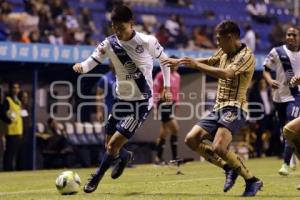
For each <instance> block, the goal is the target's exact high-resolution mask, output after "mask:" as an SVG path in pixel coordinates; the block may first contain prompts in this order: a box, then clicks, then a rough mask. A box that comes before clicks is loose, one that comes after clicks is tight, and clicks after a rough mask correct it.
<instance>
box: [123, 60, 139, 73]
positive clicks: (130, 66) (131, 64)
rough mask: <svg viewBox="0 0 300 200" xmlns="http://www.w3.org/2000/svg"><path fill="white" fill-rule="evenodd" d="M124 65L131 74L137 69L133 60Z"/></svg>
mask: <svg viewBox="0 0 300 200" xmlns="http://www.w3.org/2000/svg"><path fill="white" fill-rule="evenodd" d="M124 67H125V68H126V69H127V70H128V73H129V74H133V73H135V72H136V70H137V67H136V66H135V63H134V62H133V61H131V60H129V61H127V62H126V63H125V64H124Z"/></svg>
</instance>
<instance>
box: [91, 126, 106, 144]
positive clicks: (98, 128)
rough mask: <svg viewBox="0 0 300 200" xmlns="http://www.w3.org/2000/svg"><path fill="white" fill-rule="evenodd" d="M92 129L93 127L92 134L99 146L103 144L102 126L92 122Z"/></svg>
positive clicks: (103, 133)
mask: <svg viewBox="0 0 300 200" xmlns="http://www.w3.org/2000/svg"><path fill="white" fill-rule="evenodd" d="M93 127H94V133H95V135H96V137H97V139H98V141H99V143H100V144H104V143H105V132H104V129H105V127H104V125H103V124H100V123H99V122H94V123H93Z"/></svg>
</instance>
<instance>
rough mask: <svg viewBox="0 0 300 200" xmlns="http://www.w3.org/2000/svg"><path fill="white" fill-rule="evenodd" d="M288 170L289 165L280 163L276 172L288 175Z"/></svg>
mask: <svg viewBox="0 0 300 200" xmlns="http://www.w3.org/2000/svg"><path fill="white" fill-rule="evenodd" d="M289 170H290V167H289V166H288V165H287V164H285V163H284V164H282V165H281V168H280V169H279V171H278V174H279V175H281V176H288V175H289V173H290V172H289Z"/></svg>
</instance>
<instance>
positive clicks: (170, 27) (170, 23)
mask: <svg viewBox="0 0 300 200" xmlns="http://www.w3.org/2000/svg"><path fill="white" fill-rule="evenodd" d="M180 23H181V22H180V18H179V16H178V15H175V14H173V15H171V17H170V18H169V19H167V21H166V22H165V28H166V30H167V31H168V32H169V35H170V40H169V41H170V42H173V44H174V45H172V47H173V48H174V47H175V44H176V38H177V37H178V34H179V28H180Z"/></svg>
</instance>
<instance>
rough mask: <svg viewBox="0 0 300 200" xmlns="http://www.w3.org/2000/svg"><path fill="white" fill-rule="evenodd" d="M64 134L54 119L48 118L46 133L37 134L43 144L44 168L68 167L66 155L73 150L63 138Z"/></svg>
mask: <svg viewBox="0 0 300 200" xmlns="http://www.w3.org/2000/svg"><path fill="white" fill-rule="evenodd" d="M64 132H65V130H64V129H63V128H62V127H60V126H59V125H58V123H57V121H56V120H55V119H53V118H49V119H48V120H47V128H46V133H38V134H37V137H38V138H39V139H41V140H44V142H45V143H44V147H43V149H42V153H43V156H44V164H43V165H44V167H45V168H61V167H70V166H69V159H68V155H69V154H70V153H72V152H73V149H72V148H71V146H70V145H69V144H68V142H67V140H66V139H65V137H64V136H63V134H64Z"/></svg>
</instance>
